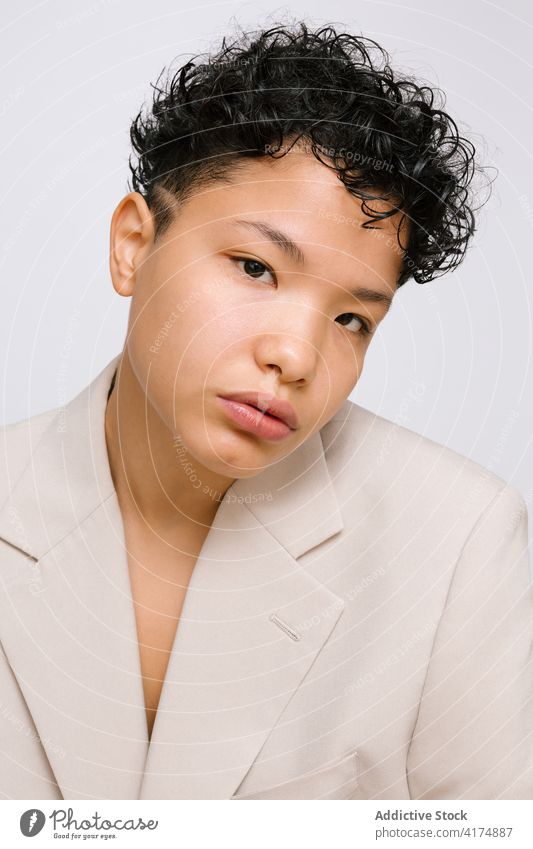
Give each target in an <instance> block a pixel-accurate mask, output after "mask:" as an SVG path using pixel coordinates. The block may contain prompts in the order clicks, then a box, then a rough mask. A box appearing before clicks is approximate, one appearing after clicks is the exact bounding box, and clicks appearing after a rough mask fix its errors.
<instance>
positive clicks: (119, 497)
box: [0, 23, 533, 799]
mask: <svg viewBox="0 0 533 849" xmlns="http://www.w3.org/2000/svg"><path fill="white" fill-rule="evenodd" d="M131 138H132V141H133V145H134V149H135V151H136V153H137V154H138V164H137V165H136V166H135V167H133V166H132V174H133V186H132V191H130V192H129V193H128V194H127V195H126V196H125V197H124V198H123V199H122V200H121V201H120V203H119V204H118V206H117V208H116V210H115V212H114V214H113V217H112V221H111V244H110V270H111V277H112V282H113V286H114V288H115V289H116V291H117V292H118V293H119V294H120V295H121V296H124V297H128V298H131V310H130V320H129V326H128V333H127V338H126V340H125V343H124V348H123V350H122V351H121V352H120V354H119V355H118V356H117V357H116V358H115V359H114V360H113V361H112V362H111V363H109V365H108V366H107V367H106V368H105V369H104V370H103V371H102V372H101V374H99V375H98V376H97V377H96V379H95V380H94V381H93V383H91V384H90V385H89V386H88V387H86V388H85V389H84V390H83V391H82V392H81V393H80V394H79V395H78V396H77V397H76V398H74V399H73V400H72V401H71V402H70V403H69V404H68V405H67V406H66V408H64V409H60V410H51V411H49V412H46V413H43V414H41V415H39V416H35V417H33V418H31V419H29V420H26V421H23V422H19V423H18V424H16V425H12V426H9V427H6V428H5V429H4V431H3V436H4V442H3V445H4V450H3V452H2V457H3V459H4V461H5V463H6V468H5V471H4V472H3V473H2V475H1V476H0V479H1V481H2V484H3V485H4V486H5V494H4V501H5V506H4V508H3V511H2V513H1V515H0V577H1V580H2V592H1V610H0V642H1V645H2V649H3V651H2V654H1V666H0V693H1V699H2V714H1V718H0V792H1V793H2V795H3V796H4V797H5V798H39V799H46V798H51V799H59V798H69V799H74V798H79V799H87V798H97V799H98V798H101V799H111V798H120V799H125V798H131V799H136V798H142V799H164V798H175V799H196V798H203V799H219V798H223V799H230V798H233V799H246V798H256V799H272V798H279V799H300V798H303V799H306V798H316V799H329V798H333V799H347V798H352V799H356V798H359V799H363V798H366V799H389V798H390V799H408V798H414V799H434V798H438V799H455V798H483V799H487V798H490V799H491V798H518V799H521V798H531V794H532V793H533V743H532V738H533V735H532V724H533V718H532V711H531V700H532V695H533V683H532V676H531V668H530V666H528V656H529V654H530V652H531V647H532V641H533V609H532V608H533V599H532V590H531V586H530V584H529V575H528V563H527V553H526V528H527V511H526V506H525V503H524V501H523V499H522V497H521V496H520V494H519V493H518V492H517V491H516V490H515V489H514V488H513V487H511V486H508V485H507V484H506V483H505V482H504V481H503V480H501V479H500V478H499V477H497V476H496V475H494V474H492V473H491V472H489V471H487V470H485V469H483V468H481V467H480V466H478V465H477V464H475V463H473V462H472V461H470V460H468V459H466V458H464V457H462V456H460V455H458V454H456V453H454V452H453V451H451V450H449V449H447V448H444V447H442V446H440V445H437V444H436V443H434V442H432V441H430V440H428V439H426V438H423V437H421V436H419V435H417V434H415V433H413V432H411V431H409V430H407V429H406V428H403V427H400V426H398V425H396V424H393V423H392V422H389V421H386V420H385V419H383V418H380V417H379V416H377V415H374V414H372V413H370V412H369V411H367V410H365V409H363V408H362V407H360V406H358V405H356V404H354V403H352V402H351V401H349V400H347V399H348V396H349V395H350V393H351V392H352V390H353V389H354V387H355V385H356V383H357V381H358V379H359V376H360V374H361V371H362V368H363V363H364V358H365V354H366V351H367V350H368V347H369V345H370V342H371V340H372V338H373V335H374V334H375V333H376V330H377V328H378V327H379V325H380V323H381V322H382V321H383V319H384V318H385V316H386V314H387V311H388V310H389V308H390V307H391V304H392V302H393V299H394V295H395V292H396V291H397V290H398V288H399V287H400V286H401V285H403V284H404V283H405V282H406V281H407V280H408V279H410V278H413V279H414V280H415V281H416V282H418V283H427V282H428V281H430V280H431V279H432V278H433V277H435V276H436V275H438V274H441V273H443V272H444V271H446V270H448V269H450V268H453V267H455V266H456V265H457V264H458V263H459V262H460V261H461V259H462V257H463V255H464V252H465V249H466V246H467V244H468V241H469V238H470V236H471V235H472V233H473V230H474V218H473V213H472V204H471V197H470V184H471V179H472V176H473V173H474V171H475V169H474V165H473V153H474V151H473V148H472V145H471V144H470V142H468V141H467V140H465V139H464V138H462V137H461V136H460V135H459V134H458V132H457V129H456V126H455V124H454V123H453V121H452V119H451V118H450V117H449V116H448V115H447V114H446V112H444V111H443V110H442V109H441V108H439V104H438V102H436V100H435V92H433V91H431V90H430V89H429V88H427V87H419V86H417V85H416V84H415V83H414V82H411V81H407V80H403V79H401V78H399V77H398V76H397V75H395V74H394V73H393V72H392V71H391V70H390V68H389V67H388V65H387V63H386V55H385V54H383V52H382V51H381V50H380V48H379V47H378V46H377V45H375V44H374V43H372V42H370V41H369V40H368V39H363V38H359V37H356V36H353V35H350V34H347V33H342V32H337V31H336V30H335V29H334V28H333V27H323V28H321V29H318V30H316V31H311V30H310V29H309V28H308V27H307V26H306V25H305V24H303V23H302V24H300V25H298V26H294V27H292V28H291V27H288V28H287V27H281V26H279V27H274V28H272V29H271V30H268V31H263V32H260V33H258V34H255V35H253V36H250V37H246V36H242V37H240V38H238V39H237V40H236V41H235V42H233V43H232V44H228V43H227V42H224V43H223V45H222V47H221V49H220V51H219V52H218V53H217V54H214V55H212V56H209V57H207V60H206V61H202V62H195V61H192V62H189V63H187V64H186V65H185V66H184V67H183V68H181V69H180V70H179V71H178V73H177V74H176V75H175V76H173V77H172V78H171V79H169V80H168V81H167V84H166V85H165V86H164V87H163V88H158V87H156V93H155V96H154V102H153V104H152V108H151V110H150V112H149V113H148V114H147V115H144V116H143V114H142V113H140V114H139V115H138V116H137V118H136V119H135V121H134V123H133V126H132V128H131Z"/></svg>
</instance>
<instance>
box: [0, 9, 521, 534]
mask: <svg viewBox="0 0 533 849" xmlns="http://www.w3.org/2000/svg"><path fill="white" fill-rule="evenodd" d="M326 11H327V17H325V16H324V13H325V12H326ZM280 16H282V17H283V18H284V19H285V20H286V19H287V17H289V18H290V17H292V18H294V19H297V18H299V17H305V18H306V19H307V20H309V21H310V22H311V23H316V24H320V23H327V22H333V23H340V24H344V25H345V27H346V28H347V29H350V30H351V31H355V32H359V33H361V32H362V33H363V34H365V35H368V36H371V37H373V38H375V39H377V40H378V41H379V42H380V43H382V44H383V46H384V47H386V48H387V49H388V50H389V51H390V52H391V53H392V57H393V62H394V64H395V65H396V66H399V67H402V68H404V69H405V70H406V71H407V72H410V73H416V74H417V75H419V76H421V77H423V78H425V79H426V80H428V81H429V82H433V83H436V84H438V85H440V86H441V87H442V88H443V89H444V90H445V91H446V93H447V104H448V109H449V111H451V112H452V114H453V115H455V116H457V118H458V120H459V122H460V126H461V127H462V129H463V130H465V131H467V132H468V133H469V134H470V136H471V138H472V139H473V140H474V142H475V143H476V144H477V145H478V146H479V148H480V151H481V152H482V156H483V159H484V161H485V162H486V163H488V164H493V165H495V166H496V167H497V168H498V170H499V176H498V179H497V181H496V185H495V188H494V190H493V195H492V198H491V199H490V201H489V203H488V205H487V206H486V207H485V209H484V212H483V214H482V217H481V220H480V228H479V231H478V233H477V237H476V238H475V245H474V246H473V247H472V249H471V250H470V253H469V256H468V258H467V259H466V261H465V262H464V264H463V265H462V267H461V268H460V270H458V271H457V272H455V273H454V274H452V275H447V276H445V277H443V278H442V279H440V280H438V281H434V282H432V283H429V284H427V285H424V286H419V285H417V284H416V283H414V282H413V281H410V282H409V283H408V284H407V285H406V286H405V287H403V289H402V290H401V291H400V292H399V293H398V296H397V297H396V299H395V304H394V306H393V309H392V311H391V313H390V315H389V316H388V317H387V319H386V320H385V322H384V323H383V325H382V327H381V329H380V331H379V333H378V335H377V337H376V338H375V340H374V342H373V344H372V346H371V349H370V352H369V355H368V357H367V361H366V365H365V370H364V374H363V377H362V379H361V381H360V383H359V384H358V386H357V388H356V390H355V392H354V393H353V395H352V399H353V400H355V401H357V402H358V403H359V404H362V405H363V406H366V407H368V408H370V409H372V410H375V411H376V412H378V413H380V414H381V415H383V416H385V417H387V418H389V419H392V420H395V421H397V422H398V423H399V424H402V425H404V426H406V427H409V428H411V429H412V430H415V431H417V432H420V433H423V434H424V435H426V436H428V437H430V438H431V439H434V440H436V441H437V442H440V443H442V444H445V445H448V446H449V447H451V448H453V449H455V450H456V451H459V452H461V453H462V454H465V455H467V456H468V457H471V458H472V459H474V460H476V461H477V462H479V463H481V464H482V465H483V466H485V467H487V468H489V469H491V470H492V471H494V472H495V473H496V474H498V475H500V476H501V477H503V478H505V479H506V480H508V481H510V482H512V483H513V485H514V486H516V487H517V488H518V489H519V490H520V491H521V492H522V493H523V495H524V497H525V498H526V501H527V502H528V505H529V509H530V514H533V508H532V503H533V445H532V439H531V434H532V431H533V380H532V368H531V294H532V287H531V271H530V265H531V255H532V251H531V245H532V243H533V177H532V155H531V151H532V145H533V142H532V140H533V122H532V109H531V100H532V99H531V89H532V83H533V74H532V64H531V61H532V60H531V49H530V48H531V43H532V36H533V9H532V7H531V5H530V4H529V3H528V2H525V0H524V2H519V0H511V2H508V0H507V2H505V3H504V2H503V0H498V2H495V3H493V2H491V3H488V2H483V0H472V1H471V2H468V3H466V2H464V0H446V2H443V0H409V2H408V3H402V2H397V1H396V2H380V0H372V2H365V0H330V2H329V3H328V4H327V5H326V6H325V5H324V4H323V3H319V2H318V0H307V2H305V3H304V2H300V0H298V2H293V3H291V4H290V6H283V5H280V6H274V5H272V4H270V3H259V2H248V3H237V2H225V3H205V2H202V1H201V0H200V2H195V3H194V4H192V5H191V8H188V9H183V8H182V9H181V10H180V9H179V8H178V4H177V3H176V2H175V0H152V2H151V3H146V2H145V0H101V2H95V3H89V2H84V3H81V2H68V0H57V2H41V3H37V2H36V3H34V4H32V3H30V2H29V1H28V0H25V2H19V3H17V4H16V5H15V6H12V7H10V8H9V10H7V9H5V10H4V12H3V16H2V24H1V33H0V47H1V49H0V56H1V57H2V58H1V60H0V64H1V66H2V87H1V91H0V126H1V130H2V131H1V134H0V145H1V148H2V169H1V173H2V187H1V196H2V200H1V205H0V211H1V216H2V218H1V246H0V280H1V286H2V296H1V303H2V310H1V312H0V323H1V324H0V363H1V375H2V402H1V411H0V420H1V421H2V422H12V421H16V420H18V419H21V418H24V417H26V416H29V415H32V414H35V413H38V412H40V411H42V410H45V409H49V408H52V407H57V406H60V405H62V404H64V403H65V402H66V401H67V400H68V399H70V398H71V397H72V396H73V395H75V394H76V393H77V392H78V391H79V390H80V389H81V388H82V387H83V386H85V385H86V384H87V383H88V382H89V380H90V379H91V378H92V377H93V376H95V375H96V373H97V372H98V371H99V370H100V369H101V368H102V367H103V366H104V365H105V364H106V363H107V362H108V361H109V360H110V359H111V358H112V357H113V356H114V355H115V354H117V353H118V352H119V350H120V349H121V347H122V342H123V338H124V334H125V329H126V319H127V309H128V305H129V301H126V300H125V299H122V298H119V297H118V296H117V295H116V294H115V293H114V290H113V289H112V286H111V282H110V277H109V271H108V238H109V235H108V234H109V222H110V218H111V214H112V212H113V209H114V208H115V206H116V204H117V203H118V201H119V200H120V198H121V197H122V196H123V195H124V194H125V193H126V192H127V185H126V181H127V178H128V176H129V171H128V168H127V158H128V153H129V151H130V148H129V138H128V128H129V124H130V121H131V118H132V117H133V116H134V115H135V114H136V112H137V111H138V109H139V107H140V105H141V103H142V102H143V100H145V99H146V98H147V97H149V95H150V93H151V88H150V82H154V83H155V81H156V79H157V76H158V74H159V72H160V71H161V69H162V68H163V66H165V65H168V64H169V63H170V62H172V61H173V60H176V61H179V59H176V57H180V56H181V57H182V59H183V58H189V57H190V55H191V54H193V53H195V52H197V51H199V50H204V49H206V48H209V47H210V46H211V45H213V44H214V43H216V41H217V40H218V36H220V35H221V34H222V33H224V32H226V31H227V29H228V20H229V19H230V18H231V17H235V18H236V19H237V21H238V22H239V23H240V24H241V25H243V26H245V27H256V26H258V25H262V24H266V23H268V22H270V23H274V22H276V21H277V20H278V19H279V17H280ZM532 525H533V518H532V519H530V532H532V533H533V528H532V527H531V526H532Z"/></svg>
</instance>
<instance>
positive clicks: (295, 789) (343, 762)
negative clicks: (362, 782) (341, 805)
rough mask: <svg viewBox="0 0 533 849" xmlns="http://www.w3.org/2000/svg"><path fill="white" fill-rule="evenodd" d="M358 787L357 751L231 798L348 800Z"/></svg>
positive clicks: (236, 794)
mask: <svg viewBox="0 0 533 849" xmlns="http://www.w3.org/2000/svg"><path fill="white" fill-rule="evenodd" d="M357 786H358V775H357V750H355V749H352V751H350V752H348V754H347V755H343V756H342V757H341V759H340V760H337V761H335V762H334V763H333V764H329V765H328V766H324V767H322V768H321V769H317V770H314V771H313V772H308V773H305V774H303V775H300V776H298V778H291V779H290V780H289V781H282V782H280V784H275V785H273V786H270V787H266V788H262V789H261V790H256V791H255V792H253V793H235V794H234V795H233V796H232V798H233V799H349V798H350V797H351V796H352V794H353V793H354V792H355V790H356V788H357Z"/></svg>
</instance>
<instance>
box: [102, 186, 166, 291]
mask: <svg viewBox="0 0 533 849" xmlns="http://www.w3.org/2000/svg"><path fill="white" fill-rule="evenodd" d="M154 233H155V230H154V223H153V217H152V213H151V212H150V209H149V207H148V204H147V203H146V201H145V199H144V198H143V196H142V195H141V194H140V193H139V192H130V193H129V194H127V195H125V197H123V198H122V200H121V201H120V203H119V205H118V206H117V208H116V209H115V211H114V213H113V216H112V218H111V227H110V244H109V270H110V272H111V279H112V281H113V287H114V289H115V291H116V292H117V293H118V294H119V295H122V296H123V297H130V296H131V295H132V294H133V289H134V287H135V282H136V274H137V271H138V269H139V267H140V266H141V265H142V263H143V262H144V260H145V259H146V257H147V256H148V254H149V252H150V248H151V246H152V244H153V240H154Z"/></svg>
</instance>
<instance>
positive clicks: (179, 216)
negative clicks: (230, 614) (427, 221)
mask: <svg viewBox="0 0 533 849" xmlns="http://www.w3.org/2000/svg"><path fill="white" fill-rule="evenodd" d="M374 206H375V207H376V208H382V205H381V206H380V204H378V203H377V202H375V203H374ZM234 218H239V219H241V220H242V219H245V220H246V221H248V222H250V221H257V220H259V219H260V220H261V221H262V222H266V223H267V224H268V225H270V226H271V227H275V228H277V229H278V230H283V232H284V233H286V234H287V235H289V236H290V238H291V239H292V240H293V241H294V242H296V243H297V244H298V246H299V247H300V248H301V250H302V251H303V252H304V253H305V260H304V261H303V262H302V261H301V260H299V259H298V258H297V257H296V256H294V255H293V256H289V254H288V253H287V252H286V251H283V249H282V247H281V246H280V245H279V244H278V243H276V242H274V241H272V240H271V239H270V238H267V237H266V236H265V234H264V233H261V232H259V231H258V230H257V229H253V228H252V227H250V226H249V225H247V226H243V225H242V224H238V225H237V224H235V223H233V221H232V219H234ZM365 220H366V218H365V216H364V215H363V213H362V212H361V208H360V201H359V200H358V199H357V198H354V197H352V196H351V195H350V194H349V193H348V192H347V190H346V189H345V188H344V186H343V185H342V184H341V183H340V182H339V180H338V179H337V177H336V174H335V172H334V171H330V170H329V169H327V168H325V167H324V166H323V165H322V164H320V163H319V162H317V160H315V159H314V157H313V156H312V155H311V154H309V153H307V154H304V153H299V152H291V153H289V154H288V155H286V156H285V157H284V158H282V159H279V160H277V161H272V160H269V159H268V158H267V157H265V158H264V159H262V160H261V161H253V162H250V163H249V164H246V167H245V168H244V169H242V170H239V172H238V173H236V174H235V176H234V177H233V178H232V181H231V182H230V183H229V184H227V183H211V184H209V186H206V187H204V188H202V189H199V190H198V192H197V193H196V194H195V195H194V196H193V197H192V198H191V199H190V200H189V201H187V202H186V203H185V205H184V206H183V207H182V208H180V209H178V210H176V215H175V218H174V220H173V222H172V224H171V226H170V228H169V229H168V230H167V231H166V232H165V233H164V234H163V235H162V236H161V238H160V239H158V240H157V242H155V241H154V225H153V219H152V215H151V213H150V210H149V208H148V207H147V205H146V203H145V201H144V199H143V197H142V196H141V195H140V194H138V193H137V192H131V193H129V194H128V195H126V196H125V197H124V198H123V199H122V200H121V201H120V203H119V204H118V206H117V208H116V209H115V212H114V214H113V218H112V221H111V234H110V236H111V238H110V242H111V244H110V270H111V277H112V281H113V285H114V288H115V289H116V291H117V292H118V293H119V294H120V295H122V296H124V297H131V298H132V304H131V309H130V316H129V325H128V334H127V338H126V342H125V345H124V350H123V352H122V356H121V359H120V362H119V367H118V371H117V377H116V381H115V386H114V389H113V391H112V393H111V396H110V399H109V402H108V405H107V410H106V422H105V430H106V442H107V448H108V455H109V463H110V468H111V473H112V476H113V480H114V483H115V488H116V491H117V497H118V500H119V504H120V508H121V512H122V516H123V520H124V531H125V539H126V546H127V553H128V566H129V573H130V582H131V590H132V597H133V603H134V606H135V612H136V619H137V630H138V638H139V646H140V657H141V669H142V675H143V685H144V694H145V703H146V715H147V724H148V732H149V735H150V734H151V732H152V726H153V722H154V718H155V715H156V711H157V705H158V703H159V698H160V693H161V688H162V684H163V681H164V677H165V672H166V668H167V663H168V658H169V654H170V652H171V649H172V643H173V641H174V638H175V633H176V628H177V626H178V623H179V618H180V614H181V610H182V606H183V601H184V598H185V595H186V591H187V586H188V584H189V580H190V577H191V575H192V572H193V569H194V565H195V563H196V560H197V558H198V554H199V553H200V550H201V548H202V545H203V542H204V540H205V537H206V535H207V533H208V531H209V528H210V527H211V525H212V522H213V519H214V517H215V514H216V512H217V510H218V507H219V505H220V500H221V499H222V497H223V495H224V493H225V492H226V491H227V489H228V488H229V487H230V486H231V484H232V483H233V482H234V481H235V480H236V479H238V478H243V477H250V476H253V475H256V474H258V473H259V472H260V471H262V470H263V469H265V468H266V467H268V466H269V465H271V464H272V463H275V462H276V461H277V460H279V459H281V458H282V457H284V456H286V455H288V454H289V453H291V452H292V451H293V450H295V448H297V447H298V446H299V445H300V444H301V443H302V442H304V441H305V440H306V439H307V438H308V437H309V436H311V435H312V434H313V433H315V432H316V431H317V430H319V429H320V428H322V427H323V426H324V425H325V424H326V423H327V422H328V421H329V420H330V419H331V418H332V416H333V415H334V414H335V413H336V412H337V410H338V409H339V408H340V406H341V405H342V403H343V402H344V401H345V399H346V398H347V397H348V396H349V394H350V393H351V391H352V390H353V388H354V386H355V385H356V383H357V380H358V379H359V376H360V374H361V371H362V367H363V362H364V357H365V354H366V351H367V349H368V346H369V344H370V341H371V339H372V338H373V337H372V335H369V336H368V335H365V334H364V333H363V332H362V328H363V322H364V321H366V322H368V324H369V325H370V327H371V329H372V330H373V331H375V330H376V328H377V327H378V325H379V324H380V322H381V321H382V320H383V318H384V317H385V315H386V312H387V308H388V304H387V303H385V302H384V301H379V300H374V301H372V300H367V299H365V298H364V297H363V295H361V297H354V295H352V294H350V292H351V290H353V289H354V288H355V287H356V286H359V287H365V288H366V289H367V290H368V289H370V290H372V291H373V292H374V293H375V294H377V295H378V297H379V296H380V295H381V296H385V297H388V298H390V299H392V297H393V296H394V293H395V291H396V284H397V279H398V275H399V272H400V269H401V262H402V254H401V251H400V250H399V249H398V245H397V240H396V232H397V227H398V224H399V216H398V215H395V216H392V217H391V218H388V219H386V220H385V221H383V222H381V223H380V224H379V227H378V229H376V230H367V229H362V228H361V224H362V223H363V222H364V221H365ZM250 260H251V261H252V262H253V263H255V265H252V266H250ZM258 264H259V265H258ZM250 269H253V272H254V273H253V275H252V274H250ZM351 316H353V317H351ZM339 318H340V319H341V320H339ZM241 390H256V391H259V392H269V393H272V394H274V395H275V396H277V397H278V398H281V399H284V400H287V401H289V402H290V403H291V404H292V405H293V407H294V409H295V411H296V413H297V415H298V419H299V424H298V427H297V428H296V429H294V430H292V431H291V432H290V434H289V436H287V437H286V438H285V439H284V440H282V441H281V442H273V441H267V440H265V439H261V438H259V437H258V436H256V435H252V434H250V433H248V432H246V431H244V430H242V429H241V428H239V426H237V425H236V424H235V423H233V422H232V421H230V420H229V419H228V417H227V414H226V413H225V411H224V409H223V405H221V403H220V398H219V397H218V396H220V395H228V394H231V393H233V392H237V391H241Z"/></svg>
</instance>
